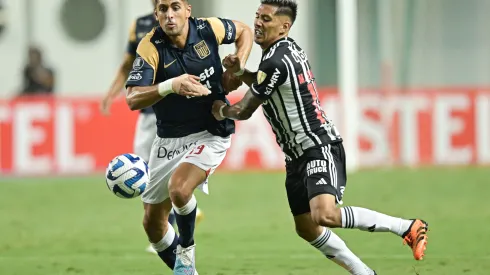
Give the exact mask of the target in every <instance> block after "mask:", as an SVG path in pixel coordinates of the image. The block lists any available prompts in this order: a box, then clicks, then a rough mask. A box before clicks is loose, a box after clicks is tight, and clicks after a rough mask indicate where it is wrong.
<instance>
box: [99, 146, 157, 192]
mask: <svg viewBox="0 0 490 275" xmlns="http://www.w3.org/2000/svg"><path fill="white" fill-rule="evenodd" d="M105 177H106V183H107V187H108V188H109V190H111V192H112V193H114V194H115V195H116V196H118V197H120V198H123V199H131V198H136V197H138V196H139V195H141V194H143V192H144V191H145V189H146V186H147V185H148V183H149V182H150V173H149V171H148V164H147V163H146V162H145V161H144V160H143V159H142V158H141V157H139V156H137V155H134V154H124V155H119V156H117V157H115V158H114V159H113V160H112V161H111V162H110V163H109V166H107V170H106V174H105Z"/></svg>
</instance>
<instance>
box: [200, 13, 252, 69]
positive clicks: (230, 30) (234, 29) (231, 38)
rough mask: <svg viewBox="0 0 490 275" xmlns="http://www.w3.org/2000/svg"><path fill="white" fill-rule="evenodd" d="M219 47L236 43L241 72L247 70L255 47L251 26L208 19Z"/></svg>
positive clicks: (214, 18)
mask: <svg viewBox="0 0 490 275" xmlns="http://www.w3.org/2000/svg"><path fill="white" fill-rule="evenodd" d="M206 20H207V21H208V22H209V24H210V25H211V28H212V29H213V32H214V35H215V36H216V40H217V42H218V44H219V45H221V44H232V43H235V47H236V50H235V55H236V56H238V58H239V59H240V68H239V69H240V70H242V69H244V68H245V64H246V63H247V60H248V57H249V56H250V51H251V50H252V45H253V39H254V37H253V32H252V29H250V27H249V26H247V25H246V24H244V23H242V22H240V21H237V20H229V19H222V18H217V17H211V18H207V19H206Z"/></svg>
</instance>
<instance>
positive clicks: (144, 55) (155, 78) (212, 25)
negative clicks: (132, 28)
mask: <svg viewBox="0 0 490 275" xmlns="http://www.w3.org/2000/svg"><path fill="white" fill-rule="evenodd" d="M188 22H189V34H188V37H187V42H186V45H185V47H184V48H183V49H179V48H176V47H175V46H173V45H172V44H171V42H170V40H169V38H168V37H167V35H166V34H165V33H164V31H163V30H162V29H161V27H157V28H155V29H153V30H152V31H151V32H150V33H148V34H147V35H146V36H145V37H144V38H143V39H142V41H141V42H140V44H139V46H138V49H137V55H136V60H135V62H134V64H133V70H132V71H131V73H130V74H129V78H128V81H127V83H126V87H132V86H151V85H154V84H157V83H160V82H163V81H165V80H167V79H170V78H174V77H177V76H180V75H182V74H186V73H187V74H191V75H196V76H199V77H200V82H201V83H202V84H203V85H205V86H206V87H207V88H208V89H209V90H210V91H211V94H210V95H208V96H203V97H193V98H187V97H184V96H181V95H177V94H169V95H167V96H166V97H165V98H163V99H162V100H160V101H159V102H157V103H155V104H154V105H153V106H152V107H153V110H154V111H155V113H156V116H157V128H158V129H157V134H158V136H159V137H162V138H166V137H167V138H174V137H183V136H187V135H190V134H193V133H198V132H201V131H204V130H207V131H209V132H210V133H211V134H213V135H216V136H222V137H226V136H229V135H230V134H232V133H234V131H235V124H234V122H233V121H232V120H229V119H225V120H222V121H217V120H216V119H215V118H214V116H213V115H212V113H211V109H212V105H213V102H214V101H215V100H223V101H227V100H226V97H225V91H224V89H223V86H222V85H221V77H222V74H223V67H222V66H221V58H220V56H219V52H218V47H219V45H221V44H231V43H234V42H235V39H236V28H235V24H234V23H233V22H232V21H231V20H227V19H221V18H216V17H212V18H204V19H197V18H189V21H188Z"/></svg>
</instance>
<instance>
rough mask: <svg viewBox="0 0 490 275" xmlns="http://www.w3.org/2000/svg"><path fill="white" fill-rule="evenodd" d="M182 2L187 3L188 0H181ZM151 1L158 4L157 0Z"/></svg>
mask: <svg viewBox="0 0 490 275" xmlns="http://www.w3.org/2000/svg"><path fill="white" fill-rule="evenodd" d="M182 2H185V3H189V1H187V0H182ZM153 3H154V4H155V5H158V0H153Z"/></svg>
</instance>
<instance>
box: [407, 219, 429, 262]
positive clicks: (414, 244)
mask: <svg viewBox="0 0 490 275" xmlns="http://www.w3.org/2000/svg"><path fill="white" fill-rule="evenodd" d="M428 230H429V224H428V223H427V222H425V221H423V220H419V219H415V220H413V222H412V224H411V225H410V227H409V228H408V230H407V231H406V232H405V233H403V236H402V238H403V243H404V244H408V245H409V246H410V247H411V248H412V251H413V257H414V258H415V260H417V261H420V260H422V259H423V258H424V254H425V249H427V238H428V237H427V231H428Z"/></svg>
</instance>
